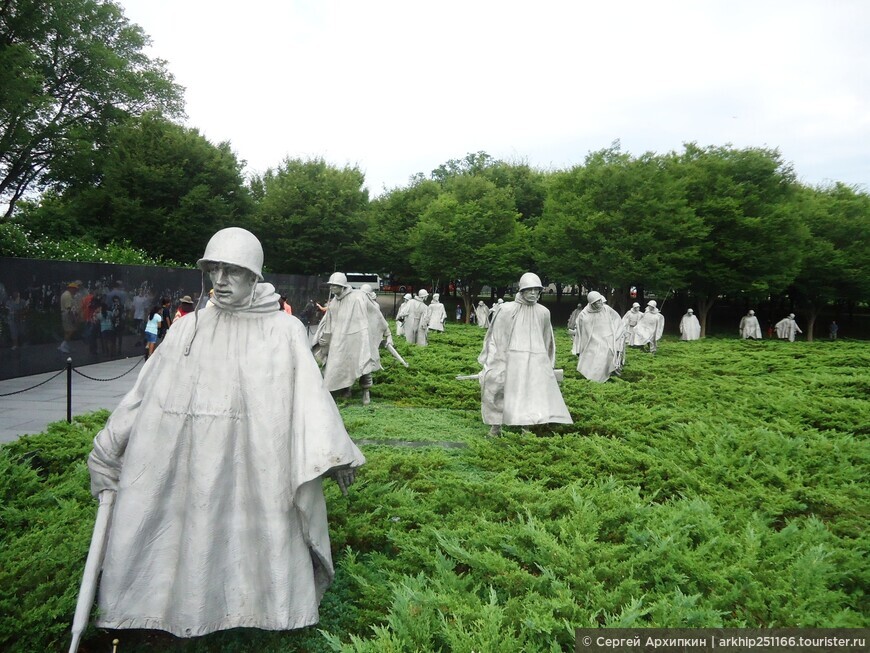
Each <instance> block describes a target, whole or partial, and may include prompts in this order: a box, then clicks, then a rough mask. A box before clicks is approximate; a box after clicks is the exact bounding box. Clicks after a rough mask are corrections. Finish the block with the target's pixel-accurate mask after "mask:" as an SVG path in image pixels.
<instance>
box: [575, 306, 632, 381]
mask: <svg viewBox="0 0 870 653" xmlns="http://www.w3.org/2000/svg"><path fill="white" fill-rule="evenodd" d="M586 300H587V302H588V303H587V304H586V307H585V308H584V309H583V310H581V311H580V313H579V314H578V315H577V318H576V320H575V322H574V324H575V329H574V338H573V339H574V347H573V350H574V351H576V352H577V355H579V356H580V359H579V360H578V361H577V371H578V372H580V374H582V375H583V376H584V377H586V378H587V379H589V380H590V381H597V382H599V383H604V382H605V381H607V380H608V379H609V378H610V376H611V374H618V373H619V372H620V370H621V369H622V356H623V351H624V349H625V325H624V324H623V322H622V318H621V317H619V313H617V312H616V311H614V310H613V309H612V308H610V307H609V306H607V300H606V299H604V296H603V295H602V294H601V293H599V292H598V291H596V290H593V291H591V292H589V294H587V295H586Z"/></svg>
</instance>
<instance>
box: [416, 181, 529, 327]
mask: <svg viewBox="0 0 870 653" xmlns="http://www.w3.org/2000/svg"><path fill="white" fill-rule="evenodd" d="M518 218H519V214H518V213H517V212H516V206H515V204H514V200H513V196H512V194H511V193H510V192H509V191H507V190H505V189H502V188H498V187H497V186H496V185H495V184H494V183H492V182H491V181H489V180H487V179H484V178H483V177H473V176H458V177H451V178H449V179H447V180H446V181H445V182H444V186H443V190H442V192H441V194H440V195H439V196H438V198H437V199H435V200H434V201H433V202H432V203H430V204H429V206H428V207H427V209H426V211H425V212H424V213H423V215H422V216H421V217H420V221H419V222H418V223H417V226H416V227H415V228H414V230H413V232H412V234H411V244H412V247H413V251H412V253H411V261H412V262H413V264H414V266H415V267H416V268H417V270H418V271H419V272H420V274H421V275H423V276H424V277H429V278H432V279H455V280H458V282H459V286H460V289H461V292H462V295H463V298H464V299H465V314H466V315H468V313H469V308H470V306H471V297H472V296H474V295H476V294H477V293H478V292H479V291H480V288H481V287H482V286H483V285H484V284H485V283H489V284H491V285H495V286H504V285H507V284H509V283H513V282H515V281H516V280H517V279H519V276H520V274H521V273H522V272H523V271H524V270H523V268H522V267H521V266H522V261H523V260H524V259H525V258H526V255H527V252H528V243H527V239H526V237H525V235H526V233H527V230H526V229H525V227H523V226H522V225H521V224H520V223H519V221H518Z"/></svg>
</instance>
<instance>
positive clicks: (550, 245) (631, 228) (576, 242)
mask: <svg viewBox="0 0 870 653" xmlns="http://www.w3.org/2000/svg"><path fill="white" fill-rule="evenodd" d="M706 234H707V229H706V228H705V226H704V224H703V222H702V221H701V220H700V219H699V218H698V217H697V216H696V215H695V213H694V211H693V210H692V209H691V208H690V207H689V206H688V204H687V202H686V198H685V189H684V186H683V184H682V183H681V182H680V180H679V179H678V177H677V175H676V173H675V172H674V170H673V166H672V165H671V163H670V162H669V161H668V160H667V159H666V158H662V157H657V156H653V155H651V154H645V155H644V156H642V157H640V158H639V159H634V158H632V157H631V156H630V155H629V154H627V153H623V152H621V151H620V149H619V147H618V145H615V146H614V147H611V148H609V149H606V150H601V151H599V152H595V153H592V154H590V155H589V156H588V157H587V158H586V161H585V164H584V165H583V166H578V167H575V168H573V169H572V170H569V171H566V172H559V173H555V174H554V175H553V177H552V179H551V182H550V193H549V196H548V199H547V202H546V204H545V207H544V215H543V217H542V218H541V220H540V222H539V223H538V225H537V228H536V229H535V242H536V244H537V256H538V261H539V264H540V266H541V269H542V270H543V271H544V272H545V273H546V274H547V275H549V276H550V277H553V278H557V279H562V280H565V281H571V282H576V283H582V284H583V285H585V286H586V287H588V288H597V289H600V290H605V291H606V290H607V289H611V288H612V289H613V290H614V293H613V299H614V300H615V301H614V303H615V304H616V307H617V310H619V311H620V312H622V311H623V310H625V302H626V301H627V298H628V296H629V288H630V287H631V286H632V285H638V286H643V287H645V288H647V289H651V290H653V289H654V290H658V291H665V290H670V289H679V288H683V287H685V286H686V285H687V283H688V278H689V274H690V270H691V269H692V268H693V267H694V265H695V262H696V259H697V257H698V252H699V249H700V243H701V241H702V240H703V238H704V237H705V236H706Z"/></svg>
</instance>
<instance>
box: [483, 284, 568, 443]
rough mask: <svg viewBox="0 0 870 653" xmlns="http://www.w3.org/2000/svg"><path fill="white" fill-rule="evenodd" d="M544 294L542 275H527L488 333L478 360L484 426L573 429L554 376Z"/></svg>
mask: <svg viewBox="0 0 870 653" xmlns="http://www.w3.org/2000/svg"><path fill="white" fill-rule="evenodd" d="M527 277H533V279H531V281H527V282H526V283H525V284H524V281H523V280H524V279H526V278H527ZM529 284H532V285H529ZM541 289H542V286H541V284H540V280H539V279H538V278H537V275H534V274H531V273H527V274H525V275H523V279H521V280H520V292H518V293H517V295H516V300H515V301H513V302H507V303H505V304H503V305H502V308H500V309H499V311H498V313H496V315H495V320H494V321H493V323H492V324H491V325H490V328H489V331H487V334H486V338H485V339H484V343H483V351H481V353H480V356H479V357H478V359H477V360H478V362H479V363H480V364H481V365H483V371H482V372H481V373H480V386H481V412H482V414H483V421H484V423H485V424H490V425H492V426H493V427H497V426H499V425H502V424H513V425H531V424H547V423H558V424H571V423H572V420H571V415H570V413H569V412H568V407H567V406H566V405H565V401H564V400H563V399H562V393H561V392H560V391H559V384H558V382H557V381H556V375H555V372H554V370H553V364H554V363H555V359H556V344H555V341H554V339H553V327H552V325H551V324H550V311H548V310H547V309H546V308H544V307H543V306H541V305H540V304H538V303H537V300H538V296H539V295H540V291H541ZM528 291H533V292H528ZM493 432H494V433H495V432H497V429H495V428H494V430H493Z"/></svg>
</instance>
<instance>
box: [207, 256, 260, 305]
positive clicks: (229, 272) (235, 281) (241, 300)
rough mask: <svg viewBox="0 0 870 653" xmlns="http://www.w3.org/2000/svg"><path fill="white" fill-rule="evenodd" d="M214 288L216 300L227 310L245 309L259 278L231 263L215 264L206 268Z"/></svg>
mask: <svg viewBox="0 0 870 653" xmlns="http://www.w3.org/2000/svg"><path fill="white" fill-rule="evenodd" d="M206 270H207V271H208V276H209V279H211V285H212V287H213V288H214V300H215V302H216V303H217V304H218V305H219V306H223V307H225V308H245V307H246V306H248V304H249V303H250V301H251V295H252V294H253V291H254V285H255V284H256V283H257V276H256V275H255V274H254V273H253V272H251V271H250V270H246V269H245V268H242V267H239V266H238V265H232V264H230V263H221V262H217V261H216V262H213V263H209V264H208V267H207V268H206Z"/></svg>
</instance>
